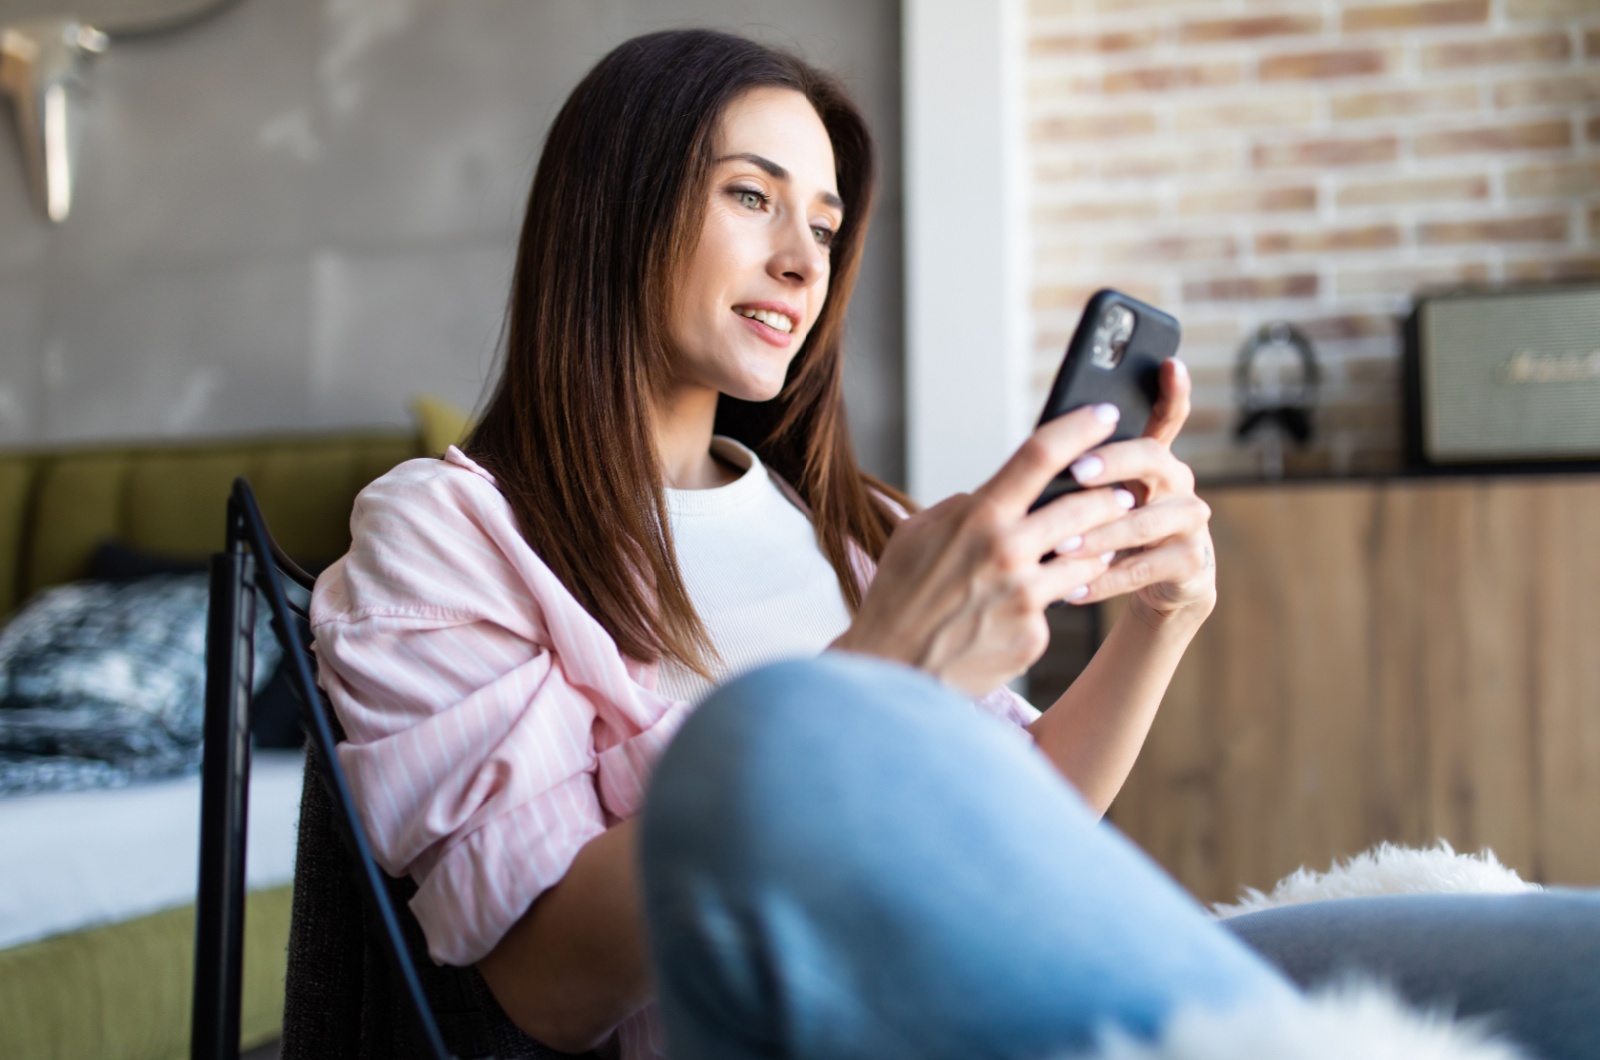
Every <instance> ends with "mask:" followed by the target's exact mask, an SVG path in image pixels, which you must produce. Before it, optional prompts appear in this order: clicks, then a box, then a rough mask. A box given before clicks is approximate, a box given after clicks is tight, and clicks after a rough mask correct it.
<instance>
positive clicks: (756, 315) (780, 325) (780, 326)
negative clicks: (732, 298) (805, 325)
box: [733, 307, 794, 335]
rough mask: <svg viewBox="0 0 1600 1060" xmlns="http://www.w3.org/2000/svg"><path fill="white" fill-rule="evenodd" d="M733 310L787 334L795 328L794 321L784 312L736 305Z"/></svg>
mask: <svg viewBox="0 0 1600 1060" xmlns="http://www.w3.org/2000/svg"><path fill="white" fill-rule="evenodd" d="M733 311H734V312H735V313H738V314H739V315H740V316H742V317H749V318H750V319H751V320H759V321H761V323H763V324H765V325H766V326H767V327H769V328H771V329H772V330H774V331H781V332H783V333H784V334H785V335H787V334H788V333H789V332H791V331H793V330H794V321H792V320H790V319H789V318H788V317H786V316H784V315H783V314H782V313H774V312H772V310H770V309H741V308H738V307H735V308H734V310H733Z"/></svg>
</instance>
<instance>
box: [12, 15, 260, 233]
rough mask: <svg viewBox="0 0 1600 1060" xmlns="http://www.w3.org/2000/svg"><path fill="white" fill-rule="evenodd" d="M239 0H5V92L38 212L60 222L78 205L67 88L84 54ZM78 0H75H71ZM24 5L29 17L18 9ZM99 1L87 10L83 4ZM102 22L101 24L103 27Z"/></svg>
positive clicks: (198, 18)
mask: <svg viewBox="0 0 1600 1060" xmlns="http://www.w3.org/2000/svg"><path fill="white" fill-rule="evenodd" d="M239 2H240V0H117V2H111V0H102V2H101V3H99V4H95V3H93V2H92V0H91V2H80V3H76V4H71V6H72V7H73V8H74V10H73V11H72V12H68V11H66V10H59V11H57V10H52V8H55V7H65V6H67V5H64V4H56V3H50V2H34V3H32V4H28V3H23V4H21V5H19V4H18V3H16V2H15V0H13V2H11V3H0V97H3V98H5V99H7V100H9V101H10V103H11V109H12V114H13V116H14V118H15V124H16V130H17V138H18V141H19V143H20V145H21V148H22V165H23V168H24V169H25V170H26V172H27V179H28V188H29V191H30V192H31V194H32V195H33V199H34V202H35V203H36V204H37V206H38V208H39V211H40V212H41V213H43V214H44V216H45V217H47V218H49V219H50V220H51V221H53V222H56V223H60V222H61V221H64V220H66V218H67V214H69V213H70V212H72V184H73V154H74V151H73V139H72V135H71V132H72V130H71V128H70V120H71V119H70V113H71V107H70V103H71V100H70V97H69V94H68V88H69V86H70V85H71V84H73V83H74V82H75V81H77V80H78V79H79V77H80V71H81V68H82V66H83V63H84V60H85V59H86V58H87V57H89V56H94V55H98V54H100V53H101V52H103V51H105V50H106V48H107V46H109V45H110V44H112V43H121V42H123V41H124V40H134V39H142V38H149V37H155V36H163V35H166V34H168V33H174V32H178V31H181V30H185V29H188V28H190V27H191V26H194V25H196V24H198V23H200V22H203V21H206V20H207V19H210V18H211V17H212V16H214V15H217V14H220V13H221V12H222V11H224V10H226V9H228V8H230V7H233V6H235V5H236V4H237V3H239ZM68 3H69V4H70V3H71V0H68ZM19 6H21V7H25V8H28V9H29V10H27V11H24V12H21V14H22V15H24V16H25V17H18V18H13V17H11V16H13V15H14V14H15V12H13V11H12V10H11V9H13V8H17V7H19ZM83 7H88V8H91V9H92V8H95V7H99V8H101V9H103V10H101V11H99V12H96V11H94V10H90V11H89V12H87V13H84V12H81V11H79V10H77V9H80V8H83ZM97 27H100V28H97Z"/></svg>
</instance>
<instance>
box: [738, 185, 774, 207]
mask: <svg viewBox="0 0 1600 1060" xmlns="http://www.w3.org/2000/svg"><path fill="white" fill-rule="evenodd" d="M733 198H734V201H736V202H737V203H738V204H739V205H740V206H743V207H745V208H746V209H749V210H759V209H761V207H763V206H765V205H766V204H767V197H766V196H765V195H763V194H761V193H760V192H759V191H750V190H749V189H748V188H736V189H734V192H733Z"/></svg>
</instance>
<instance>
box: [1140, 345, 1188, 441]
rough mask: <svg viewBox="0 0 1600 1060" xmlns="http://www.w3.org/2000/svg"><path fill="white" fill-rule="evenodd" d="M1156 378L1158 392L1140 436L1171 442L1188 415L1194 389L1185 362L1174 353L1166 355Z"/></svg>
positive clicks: (1181, 428)
mask: <svg viewBox="0 0 1600 1060" xmlns="http://www.w3.org/2000/svg"><path fill="white" fill-rule="evenodd" d="M1160 382H1161V396H1160V397H1158V398H1157V399H1156V404H1155V408H1154V409H1152V410H1151V412H1150V422H1149V423H1147V424H1146V425H1145V428H1144V436H1145V437H1146V438H1153V439H1155V440H1156V441H1158V442H1160V443H1161V444H1162V445H1171V444H1172V440H1173V439H1174V438H1176V437H1178V432H1179V431H1181V430H1183V424H1184V422H1185V421H1186V420H1188V418H1189V395H1190V393H1191V392H1192V391H1193V389H1194V382H1193V380H1191V379H1190V377H1189V366H1188V365H1186V364H1184V363H1183V362H1182V361H1180V360H1178V358H1176V357H1170V358H1168V359H1167V360H1166V361H1165V362H1164V363H1163V364H1162V365H1161V377H1160Z"/></svg>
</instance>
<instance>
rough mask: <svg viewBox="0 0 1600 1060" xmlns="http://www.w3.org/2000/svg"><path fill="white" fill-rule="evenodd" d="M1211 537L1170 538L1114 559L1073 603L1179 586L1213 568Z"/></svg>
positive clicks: (1203, 535)
mask: <svg viewBox="0 0 1600 1060" xmlns="http://www.w3.org/2000/svg"><path fill="white" fill-rule="evenodd" d="M1214 565H1215V564H1214V562H1213V560H1212V556H1211V538H1210V536H1209V535H1207V534H1205V533H1196V534H1188V535H1186V536H1184V537H1179V538H1174V539H1172V540H1170V541H1168V542H1167V543H1166V544H1164V545H1161V546H1160V547H1158V548H1151V549H1146V550H1145V551H1143V552H1135V553H1133V554H1132V555H1129V556H1124V557H1122V558H1121V559H1117V560H1114V561H1113V562H1112V564H1111V566H1110V567H1109V568H1108V569H1107V570H1106V572H1105V573H1104V574H1101V575H1100V576H1099V577H1097V578H1095V580H1094V581H1092V582H1090V583H1089V586H1088V590H1087V591H1086V592H1084V593H1083V594H1082V595H1080V596H1079V597H1078V598H1077V599H1076V600H1073V601H1072V602H1073V603H1083V604H1093V603H1098V602H1100V601H1101V600H1109V599H1111V598H1112V597H1113V596H1121V595H1122V594H1123V593H1131V592H1136V591H1137V590H1139V589H1143V588H1145V587H1146V586H1151V585H1159V584H1169V585H1181V584H1183V583H1185V582H1188V581H1190V580H1191V579H1194V578H1197V577H1199V576H1200V575H1202V574H1203V573H1204V572H1206V571H1207V570H1209V569H1210V568H1211V567H1212V566H1214Z"/></svg>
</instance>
